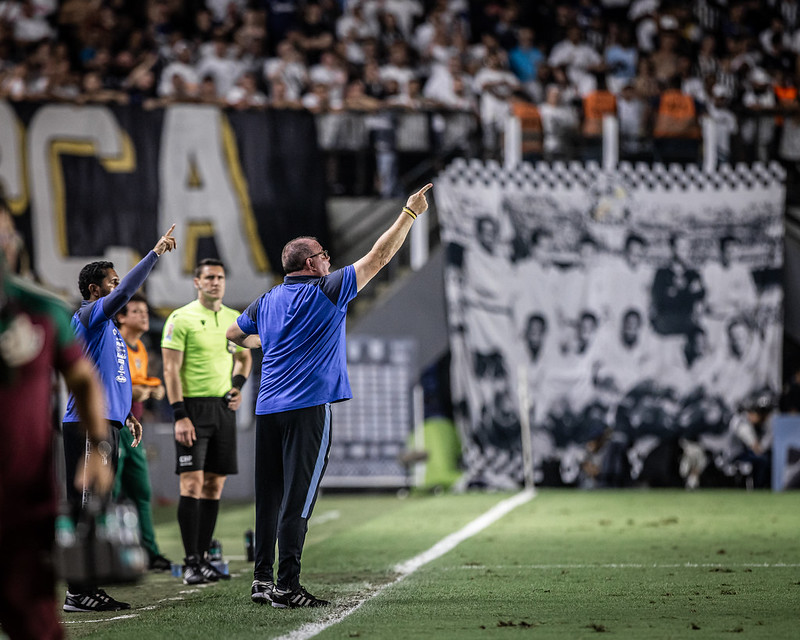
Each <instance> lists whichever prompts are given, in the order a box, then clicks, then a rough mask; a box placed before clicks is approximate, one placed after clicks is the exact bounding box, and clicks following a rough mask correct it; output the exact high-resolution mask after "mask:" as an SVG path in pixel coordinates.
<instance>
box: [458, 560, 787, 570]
mask: <svg viewBox="0 0 800 640" xmlns="http://www.w3.org/2000/svg"><path fill="white" fill-rule="evenodd" d="M797 567H800V564H796V563H787V562H771V563H769V562H740V563H735V564H731V563H726V562H681V563H675V564H657V563H654V564H647V563H642V564H637V563H631V562H620V563H617V562H611V563H607V564H509V565H484V564H465V565H462V566H460V567H453V568H451V569H447V568H445V569H444V570H445V571H453V570H462V569H473V570H474V569H478V570H480V569H492V570H495V569H497V570H506V569H542V570H547V569H725V568H738V569H756V568H760V569H795V568H797Z"/></svg>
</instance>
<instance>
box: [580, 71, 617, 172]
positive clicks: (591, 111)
mask: <svg viewBox="0 0 800 640" xmlns="http://www.w3.org/2000/svg"><path fill="white" fill-rule="evenodd" d="M616 115H617V100H616V98H615V97H614V94H613V93H611V92H610V91H609V90H608V88H607V87H606V80H605V76H604V75H603V74H602V73H598V74H597V83H596V88H595V89H594V90H593V91H590V92H589V93H588V94H586V95H585V96H584V98H583V125H582V130H581V133H582V134H583V149H584V159H585V160H598V161H599V160H600V159H601V157H602V140H603V138H602V136H603V118H604V117H605V116H614V117H616Z"/></svg>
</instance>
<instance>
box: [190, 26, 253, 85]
mask: <svg viewBox="0 0 800 640" xmlns="http://www.w3.org/2000/svg"><path fill="white" fill-rule="evenodd" d="M211 42H212V47H211V48H210V49H209V50H207V51H206V52H205V53H204V54H202V56H201V58H200V60H199V61H198V63H197V65H195V72H196V74H197V75H198V76H199V77H201V78H203V77H205V76H209V75H210V76H212V77H213V78H214V83H215V84H216V87H217V93H218V95H221V96H225V95H227V94H228V92H230V90H231V89H233V87H234V85H235V84H236V81H237V80H238V79H239V75H240V74H241V73H242V72H243V71H244V65H243V64H242V63H241V62H240V61H239V60H236V59H234V58H233V56H232V55H231V49H232V47H231V46H230V45H229V44H228V41H227V40H226V38H225V36H224V35H222V34H221V33H215V35H214V39H213V40H212V41H211Z"/></svg>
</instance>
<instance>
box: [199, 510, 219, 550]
mask: <svg viewBox="0 0 800 640" xmlns="http://www.w3.org/2000/svg"><path fill="white" fill-rule="evenodd" d="M218 513H219V500H207V499H205V498H200V525H199V527H198V536H197V550H198V551H199V552H200V555H201V556H202V555H203V554H204V553H205V552H206V551H208V550H209V549H210V548H211V538H213V537H214V528H215V527H216V526H217V514H218Z"/></svg>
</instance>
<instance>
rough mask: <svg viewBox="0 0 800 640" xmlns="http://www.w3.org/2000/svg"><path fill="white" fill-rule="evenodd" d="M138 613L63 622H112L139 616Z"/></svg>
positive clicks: (62, 621)
mask: <svg viewBox="0 0 800 640" xmlns="http://www.w3.org/2000/svg"><path fill="white" fill-rule="evenodd" d="M138 617H139V614H138V613H129V614H127V615H124V616H114V617H113V618H101V619H100V620H61V624H87V623H88V624H92V623H95V622H111V621H112V620H126V619H127V618H138Z"/></svg>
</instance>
